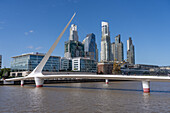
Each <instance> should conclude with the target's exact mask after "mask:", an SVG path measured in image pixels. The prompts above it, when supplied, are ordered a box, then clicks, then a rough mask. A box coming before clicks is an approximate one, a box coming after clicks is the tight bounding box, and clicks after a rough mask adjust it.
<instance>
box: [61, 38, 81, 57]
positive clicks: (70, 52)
mask: <svg viewBox="0 0 170 113" xmlns="http://www.w3.org/2000/svg"><path fill="white" fill-rule="evenodd" d="M64 57H66V58H74V57H84V44H82V43H81V42H79V41H72V40H69V41H67V42H65V51H64Z"/></svg>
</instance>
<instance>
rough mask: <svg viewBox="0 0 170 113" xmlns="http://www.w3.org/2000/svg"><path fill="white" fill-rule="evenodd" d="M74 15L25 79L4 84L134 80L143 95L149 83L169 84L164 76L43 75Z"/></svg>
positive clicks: (15, 79) (16, 79)
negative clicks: (139, 84) (50, 79)
mask: <svg viewBox="0 0 170 113" xmlns="http://www.w3.org/2000/svg"><path fill="white" fill-rule="evenodd" d="M75 15H76V13H74V15H73V16H72V18H71V19H70V21H69V22H68V23H67V25H66V27H65V28H64V30H63V31H62V32H61V34H60V35H59V37H58V38H57V39H56V41H55V42H54V44H53V45H52V46H51V48H50V49H49V51H48V52H47V53H46V55H45V56H44V58H43V59H42V61H41V62H40V63H39V64H38V66H37V67H36V68H35V69H34V70H33V71H32V72H31V73H30V74H29V75H28V76H26V77H18V78H10V79H6V80H4V84H5V83H7V82H10V81H18V80H20V81H21V86H23V85H24V80H26V79H34V80H35V84H36V87H43V83H44V79H47V78H86V79H105V80H106V81H105V82H106V84H108V83H109V79H114V80H135V81H142V86H143V91H144V93H149V92H150V81H161V82H162V81H165V82H170V77H165V76H131V75H129V76H127V75H83V74H81V75H71V74H69V75H43V74H42V70H43V68H44V66H45V64H46V62H47V61H48V59H49V57H50V56H51V54H52V52H53V51H54V49H55V48H56V46H57V44H58V42H59V41H60V39H61V37H62V36H63V34H64V32H65V31H66V29H67V27H68V26H69V25H70V23H71V21H72V20H73V18H74V17H75Z"/></svg>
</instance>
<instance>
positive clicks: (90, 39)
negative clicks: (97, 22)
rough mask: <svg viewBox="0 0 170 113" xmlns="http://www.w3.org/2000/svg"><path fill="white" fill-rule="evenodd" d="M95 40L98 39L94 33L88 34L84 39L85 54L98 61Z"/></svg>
mask: <svg viewBox="0 0 170 113" xmlns="http://www.w3.org/2000/svg"><path fill="white" fill-rule="evenodd" d="M95 40H96V39H95V35H94V34H93V33H91V34H88V35H87V36H86V38H85V39H84V40H83V44H84V56H85V57H89V58H90V59H92V60H96V61H97V55H96V54H97V53H96V49H97V45H96V41H95Z"/></svg>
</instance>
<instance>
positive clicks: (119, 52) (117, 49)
mask: <svg viewBox="0 0 170 113" xmlns="http://www.w3.org/2000/svg"><path fill="white" fill-rule="evenodd" d="M111 60H115V61H119V62H122V61H123V60H124V54H123V43H122V42H121V37H120V34H119V35H118V36H116V37H115V42H114V43H112V44H111Z"/></svg>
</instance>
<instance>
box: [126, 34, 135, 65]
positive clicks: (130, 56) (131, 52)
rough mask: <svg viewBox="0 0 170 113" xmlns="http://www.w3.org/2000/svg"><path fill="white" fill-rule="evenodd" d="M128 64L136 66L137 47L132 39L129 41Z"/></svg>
mask: <svg viewBox="0 0 170 113" xmlns="http://www.w3.org/2000/svg"><path fill="white" fill-rule="evenodd" d="M127 62H129V64H132V65H133V64H135V47H134V45H133V43H132V39H131V37H129V40H127Z"/></svg>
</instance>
